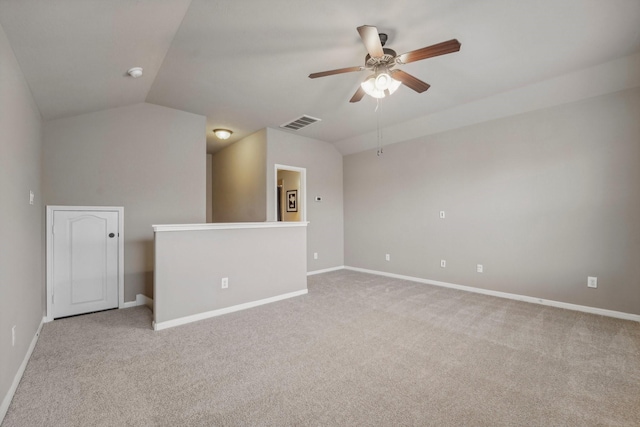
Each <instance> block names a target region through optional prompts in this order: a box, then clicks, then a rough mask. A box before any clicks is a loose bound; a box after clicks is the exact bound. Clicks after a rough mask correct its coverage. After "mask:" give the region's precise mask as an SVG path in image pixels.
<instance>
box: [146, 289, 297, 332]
mask: <svg viewBox="0 0 640 427" xmlns="http://www.w3.org/2000/svg"><path fill="white" fill-rule="evenodd" d="M308 292H309V291H308V290H307V289H302V290H300V291H295V292H289V293H287V294H282V295H277V296H275V297H271V298H265V299H261V300H258V301H252V302H247V303H244V304H238V305H234V306H232V307H226V308H221V309H218V310H213V311H206V312H204V313H198V314H194V315H191V316H186V317H180V318H178V319H173V320H167V321H165V322H153V329H154V330H155V331H160V330H162V329H167V328H173V327H174V326H180V325H185V324H187V323H191V322H197V321H198V320H204V319H209V318H211V317H216V316H221V315H223V314H229V313H233V312H236V311H240V310H246V309H247V308H253V307H257V306H259V305H264V304H269V303H272V302H276V301H282V300H284V299H288V298H293V297H297V296H300V295H306V294H307V293H308Z"/></svg>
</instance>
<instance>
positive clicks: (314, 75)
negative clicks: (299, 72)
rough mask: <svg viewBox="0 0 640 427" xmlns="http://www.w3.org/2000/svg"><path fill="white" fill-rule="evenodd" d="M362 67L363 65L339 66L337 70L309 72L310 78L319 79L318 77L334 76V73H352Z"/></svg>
mask: <svg viewBox="0 0 640 427" xmlns="http://www.w3.org/2000/svg"><path fill="white" fill-rule="evenodd" d="M362 69H363V67H348V68H338V69H337V70H329V71H322V72H320V73H312V74H309V78H310V79H317V78H318V77H325V76H332V75H334V74H342V73H352V72H354V71H360V70H362Z"/></svg>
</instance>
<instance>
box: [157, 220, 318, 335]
mask: <svg viewBox="0 0 640 427" xmlns="http://www.w3.org/2000/svg"><path fill="white" fill-rule="evenodd" d="M307 225H308V223H307V222H244V223H214V224H168V225H154V226H153V230H154V235H155V238H154V245H155V268H154V299H153V305H154V307H153V317H154V319H153V325H154V329H155V330H160V329H165V328H168V327H172V326H178V325H181V324H185V323H189V322H192V321H197V320H202V319H205V318H208V317H213V316H218V315H221V314H225V313H229V312H232V311H237V310H242V309H245V308H250V307H255V306H257V305H261V304H265V303H270V302H275V301H280V300H282V299H285V298H291V297H294V296H300V295H304V294H306V293H307Z"/></svg>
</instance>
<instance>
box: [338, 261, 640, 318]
mask: <svg viewBox="0 0 640 427" xmlns="http://www.w3.org/2000/svg"><path fill="white" fill-rule="evenodd" d="M344 268H345V270H351V271H359V272H361V273H369V274H375V275H378V276H386V277H392V278H394V279H401V280H409V281H411V282H417V283H424V284H426V285H434V286H441V287H444V288H451V289H457V290H460V291H466V292H474V293H476V294H483V295H490V296H494V297H498V298H506V299H512V300H516V301H524V302H530V303H533V304H541V305H547V306H550V307H557V308H564V309H566V310H573V311H582V312H584V313H591V314H599V315H600V316H608V317H615V318H616V319H624V320H632V321H634V322H640V315H637V314H631V313H624V312H621V311H614V310H606V309H604V308H597V307H589V306H586V305H578V304H570V303H567V302H560V301H553V300H548V299H542V298H534V297H529V296H526V295H518V294H510V293H507V292H499V291H491V290H488V289H482V288H474V287H472V286H463V285H456V284H455V283H447V282H439V281H437V280H429V279H421V278H419V277H412V276H404V275H402V274H395V273H387V272H384V271H377V270H368V269H366V268H357V267H349V266H345V267H344Z"/></svg>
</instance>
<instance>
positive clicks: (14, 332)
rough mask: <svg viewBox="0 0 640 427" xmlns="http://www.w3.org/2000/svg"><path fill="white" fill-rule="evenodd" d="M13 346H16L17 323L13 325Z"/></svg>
mask: <svg viewBox="0 0 640 427" xmlns="http://www.w3.org/2000/svg"><path fill="white" fill-rule="evenodd" d="M11 346H12V347H15V346H16V325H13V328H11Z"/></svg>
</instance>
